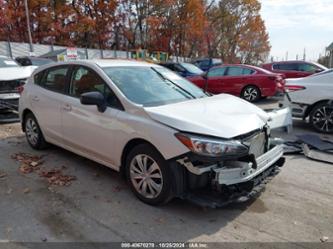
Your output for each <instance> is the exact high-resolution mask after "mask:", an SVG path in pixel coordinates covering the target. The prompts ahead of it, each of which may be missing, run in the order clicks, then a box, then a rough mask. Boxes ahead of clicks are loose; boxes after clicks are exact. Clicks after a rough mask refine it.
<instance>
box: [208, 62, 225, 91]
mask: <svg viewBox="0 0 333 249" xmlns="http://www.w3.org/2000/svg"><path fill="white" fill-rule="evenodd" d="M225 72H226V67H215V68H212V69H210V70H209V71H208V73H207V77H208V79H207V90H208V92H211V93H214V94H219V93H225V92H226V90H225V86H224V75H225Z"/></svg>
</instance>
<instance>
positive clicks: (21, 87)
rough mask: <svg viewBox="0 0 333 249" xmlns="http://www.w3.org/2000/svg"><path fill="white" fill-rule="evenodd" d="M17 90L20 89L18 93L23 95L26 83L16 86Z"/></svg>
mask: <svg viewBox="0 0 333 249" xmlns="http://www.w3.org/2000/svg"><path fill="white" fill-rule="evenodd" d="M16 90H17V91H18V93H19V94H20V95H21V94H22V92H23V90H24V85H21V86H19V87H17V88H16Z"/></svg>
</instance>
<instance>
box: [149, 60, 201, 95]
mask: <svg viewBox="0 0 333 249" xmlns="http://www.w3.org/2000/svg"><path fill="white" fill-rule="evenodd" d="M151 69H152V70H153V71H154V72H155V73H157V74H158V75H159V76H160V77H161V78H162V79H163V80H165V81H169V82H170V83H172V84H173V85H175V86H176V87H178V88H179V89H181V90H182V91H183V92H185V93H186V94H188V95H189V96H191V97H192V98H193V99H196V97H195V96H194V95H193V94H191V93H190V92H189V91H187V90H185V89H184V88H182V87H181V86H180V85H178V84H177V83H175V82H174V81H172V80H170V79H168V78H167V77H165V76H164V75H163V74H161V73H160V72H159V71H158V70H156V69H155V68H153V67H151ZM176 90H177V89H176ZM177 91H178V92H179V90H177ZM185 97H186V96H185Z"/></svg>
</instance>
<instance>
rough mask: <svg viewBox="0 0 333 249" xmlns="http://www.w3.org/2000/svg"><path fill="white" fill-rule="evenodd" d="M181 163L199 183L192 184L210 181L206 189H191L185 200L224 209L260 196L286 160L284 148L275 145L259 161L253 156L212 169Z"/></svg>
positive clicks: (218, 165)
mask: <svg viewBox="0 0 333 249" xmlns="http://www.w3.org/2000/svg"><path fill="white" fill-rule="evenodd" d="M177 162H178V163H180V164H182V165H183V166H184V167H185V168H186V169H187V170H188V172H189V175H190V178H192V179H193V178H194V179H196V180H192V182H194V181H196V182H202V181H203V179H204V178H205V179H206V180H207V184H206V186H204V185H201V186H200V187H196V186H192V187H189V191H187V192H186V194H185V195H184V196H183V198H184V199H187V200H189V201H191V202H194V203H195V204H198V205H200V206H205V207H222V206H225V205H227V204H229V203H231V202H237V201H240V200H242V201H245V200H248V199H249V198H250V197H253V196H255V195H257V194H258V193H260V192H261V191H262V190H263V189H264V185H265V183H266V182H267V180H268V179H270V178H271V177H272V176H273V175H275V174H276V173H278V172H279V168H280V167H282V166H283V164H284V162H285V158H284V157H283V146H282V145H275V146H273V145H271V146H270V149H269V150H268V151H267V152H266V153H264V154H262V155H261V156H258V157H257V158H254V157H251V156H250V157H249V158H248V159H247V160H243V159H240V160H234V161H231V160H230V161H223V162H217V163H214V164H213V165H209V166H200V165H195V166H194V165H193V163H192V162H191V161H190V160H189V159H188V158H183V159H179V160H177ZM201 178H202V179H201ZM199 179H200V180H199Z"/></svg>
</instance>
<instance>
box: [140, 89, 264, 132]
mask: <svg viewBox="0 0 333 249" xmlns="http://www.w3.org/2000/svg"><path fill="white" fill-rule="evenodd" d="M144 109H145V111H146V112H147V113H148V115H149V116H150V117H151V118H152V119H154V120H156V121H158V122H161V123H163V124H165V125H168V126H171V127H173V128H176V129H178V130H181V131H185V132H192V133H197V134H203V135H210V136H217V137H222V138H232V137H235V136H239V135H243V134H246V133H248V132H251V131H253V130H256V129H259V128H262V127H263V126H264V125H265V124H266V123H267V121H268V119H269V115H268V114H267V113H266V112H265V111H263V110H261V109H260V108H259V107H256V106H255V105H253V104H250V103H248V102H246V101H245V100H242V99H240V98H237V97H234V96H232V95H228V94H220V95H215V96H212V97H207V98H202V99H194V100H189V101H185V102H180V103H174V104H170V105H163V106H158V107H145V108H144Z"/></svg>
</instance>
